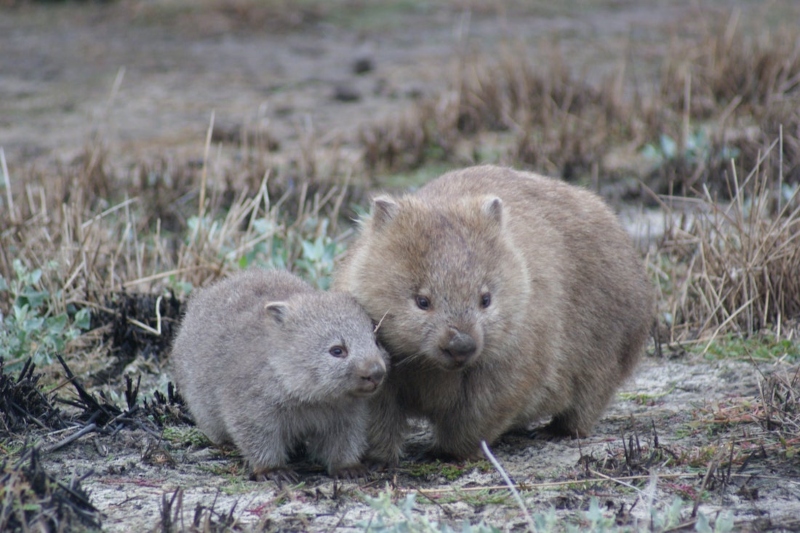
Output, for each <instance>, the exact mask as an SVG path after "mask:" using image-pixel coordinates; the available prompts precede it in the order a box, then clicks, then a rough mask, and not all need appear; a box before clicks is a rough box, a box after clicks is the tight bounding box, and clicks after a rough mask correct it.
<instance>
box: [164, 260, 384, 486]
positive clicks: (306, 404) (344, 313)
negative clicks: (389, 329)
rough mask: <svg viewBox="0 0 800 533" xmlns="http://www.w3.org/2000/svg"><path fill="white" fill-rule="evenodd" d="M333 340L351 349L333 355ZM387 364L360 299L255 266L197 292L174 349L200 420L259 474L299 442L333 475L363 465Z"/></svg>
mask: <svg viewBox="0 0 800 533" xmlns="http://www.w3.org/2000/svg"><path fill="white" fill-rule="evenodd" d="M334 346H342V347H345V348H346V350H347V356H346V357H334V356H333V355H331V353H329V352H330V350H331V349H332V347H334ZM386 362H387V355H386V353H385V352H384V351H383V350H382V349H381V348H380V347H379V346H378V345H377V343H376V341H375V335H374V333H373V325H372V321H371V320H370V319H369V317H368V316H367V314H366V313H365V312H364V310H363V309H362V308H361V306H359V305H358V304H357V303H356V302H355V300H354V299H353V298H352V297H350V296H349V295H346V294H343V293H333V292H332V293H324V292H320V291H316V290H315V289H313V288H312V287H311V286H310V285H308V284H307V283H305V282H303V281H302V280H300V279H299V278H297V277H295V276H293V275H292V274H289V273H287V272H283V271H266V270H255V269H254V270H248V271H244V272H240V273H237V274H235V275H233V276H231V277H229V278H227V279H225V280H223V281H221V282H219V283H216V284H215V285H212V286H211V287H208V288H205V289H200V290H198V291H197V293H196V295H194V296H193V297H192V298H191V299H190V301H189V306H188V311H187V312H186V316H185V317H184V319H183V322H182V324H181V328H180V331H179V333H178V336H177V338H176V340H175V344H174V346H173V349H172V370H173V375H174V377H175V380H176V383H177V385H178V387H179V390H180V392H181V394H182V395H183V397H184V398H185V400H186V402H187V404H188V406H189V410H190V411H191V413H192V415H193V416H194V418H195V421H196V422H197V425H198V427H199V428H200V429H201V430H202V431H203V432H204V433H205V434H206V435H207V436H208V438H209V439H211V440H212V441H213V442H214V443H216V444H222V443H226V442H232V443H233V444H235V445H236V446H237V447H238V448H239V449H240V450H241V451H242V453H243V454H244V456H245V457H246V459H247V460H248V462H249V463H250V466H251V468H252V470H253V472H254V474H255V475H257V476H258V475H260V474H264V475H267V474H268V473H269V472H271V471H275V470H281V469H284V468H285V467H286V462H287V457H288V452H289V451H290V450H291V448H292V447H293V446H294V445H295V444H297V443H298V442H300V441H304V442H306V444H307V447H308V449H309V451H310V453H311V454H312V455H313V456H314V457H316V458H318V459H319V460H320V461H321V462H322V463H323V464H324V465H325V466H326V468H327V469H328V472H329V473H330V474H331V475H335V474H338V473H339V472H341V471H346V470H347V469H349V468H353V467H356V465H359V464H360V463H359V461H360V458H361V455H362V454H363V452H364V449H365V447H366V424H367V404H366V402H367V400H366V397H367V396H369V395H370V394H373V393H374V392H375V390H376V388H378V387H379V385H380V383H381V382H382V380H383V377H384V375H385V372H386Z"/></svg>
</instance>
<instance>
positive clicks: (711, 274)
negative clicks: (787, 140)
mask: <svg viewBox="0 0 800 533" xmlns="http://www.w3.org/2000/svg"><path fill="white" fill-rule="evenodd" d="M778 146H779V142H778V141H776V142H775V143H773V145H772V146H771V147H770V149H769V151H768V152H767V153H766V154H765V155H764V156H763V157H762V161H763V160H766V159H767V158H768V156H769V155H770V152H771V151H772V150H775V149H776V148H777V147H778ZM777 170H779V168H778V167H776V168H761V167H755V168H754V169H753V170H752V171H751V172H750V174H748V175H747V176H746V177H745V178H744V179H739V178H738V176H737V175H736V173H735V171H734V172H733V179H732V182H731V191H730V196H731V197H732V200H731V201H730V202H729V203H718V199H716V198H713V197H712V196H711V195H710V194H709V193H708V191H706V194H705V195H704V196H703V197H702V198H700V199H699V202H697V207H696V208H695V209H693V210H692V211H691V213H690V215H689V218H688V219H684V220H683V224H682V225H681V224H676V225H675V226H673V227H672V228H671V230H670V231H669V232H668V235H667V238H666V239H665V242H664V243H663V247H662V251H663V252H665V253H667V254H668V255H669V254H671V255H672V259H673V260H675V262H674V263H672V264H673V265H674V266H675V268H674V270H672V271H671V272H669V273H668V274H667V277H669V278H670V279H671V280H672V282H673V283H674V287H672V289H673V290H672V291H671V292H670V294H668V295H666V297H667V302H668V308H669V309H668V313H669V316H671V317H673V322H672V327H673V330H672V338H673V339H686V338H689V337H701V338H705V337H709V336H710V337H711V338H713V337H716V336H717V335H718V334H721V333H736V334H741V335H745V336H747V335H750V334H753V333H756V332H758V331H759V330H761V329H763V328H770V327H778V328H780V327H781V326H782V325H784V324H786V323H790V322H791V321H796V320H797V319H798V318H800V195H798V192H800V188H798V187H797V186H794V187H789V186H786V184H785V183H783V181H782V180H780V179H775V178H774V177H773V173H774V171H777ZM790 191H792V192H791V193H789V192H790ZM748 192H749V193H748Z"/></svg>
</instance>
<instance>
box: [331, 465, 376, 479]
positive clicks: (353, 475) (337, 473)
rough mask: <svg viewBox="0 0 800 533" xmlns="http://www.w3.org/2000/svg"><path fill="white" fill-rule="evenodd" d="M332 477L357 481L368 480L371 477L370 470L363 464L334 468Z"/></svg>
mask: <svg viewBox="0 0 800 533" xmlns="http://www.w3.org/2000/svg"><path fill="white" fill-rule="evenodd" d="M330 475H331V477H335V478H339V479H349V480H351V481H355V480H358V479H367V478H368V477H369V470H368V469H367V467H366V466H364V465H362V464H355V465H348V466H341V467H338V468H333V469H331V471H330Z"/></svg>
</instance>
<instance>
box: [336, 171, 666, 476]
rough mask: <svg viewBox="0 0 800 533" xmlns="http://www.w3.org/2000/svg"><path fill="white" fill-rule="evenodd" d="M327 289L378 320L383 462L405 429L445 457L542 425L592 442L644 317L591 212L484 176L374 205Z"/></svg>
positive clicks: (609, 239)
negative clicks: (425, 437) (384, 357)
mask: <svg viewBox="0 0 800 533" xmlns="http://www.w3.org/2000/svg"><path fill="white" fill-rule="evenodd" d="M334 286H335V287H336V288H337V289H339V290H346V291H349V292H350V293H351V294H352V295H353V296H354V297H355V298H356V300H358V302H359V303H361V305H363V306H364V308H365V309H366V310H367V313H368V314H369V315H370V316H371V317H372V319H373V320H382V323H381V326H380V329H379V331H378V335H379V338H380V340H381V341H382V343H383V344H384V345H385V346H386V348H387V350H388V351H389V353H390V355H391V357H392V371H391V372H390V375H389V377H388V379H387V383H386V384H385V386H384V388H383V389H382V391H381V392H380V393H379V394H378V395H377V396H376V398H375V399H374V400H373V402H374V405H375V413H376V414H375V416H374V417H373V422H372V424H371V428H370V455H372V456H374V458H376V459H378V460H382V461H386V462H390V463H391V462H396V461H397V459H398V457H399V454H400V452H401V445H402V439H403V432H404V429H405V423H406V419H407V418H408V417H409V416H421V417H424V418H427V419H428V420H429V421H430V422H432V424H433V429H434V434H435V438H436V444H437V448H438V451H440V452H444V453H446V454H450V455H454V456H456V457H469V456H472V455H475V454H477V453H479V446H480V441H481V440H486V441H487V442H489V443H491V442H492V441H494V440H495V439H497V437H499V436H500V435H501V434H502V433H504V432H505V431H507V430H510V429H514V428H524V427H526V426H528V425H529V424H530V423H532V422H534V421H536V420H537V419H539V418H540V417H542V416H547V415H552V416H553V419H552V422H551V424H550V429H551V430H553V431H556V432H558V433H562V434H569V435H573V436H585V435H587V434H588V433H589V432H590V431H591V429H592V427H593V425H594V423H595V422H596V421H597V419H598V417H599V416H600V415H601V413H602V411H603V410H604V409H605V406H606V405H607V403H608V401H609V400H610V398H611V396H612V395H613V393H614V391H615V390H616V388H617V387H618V386H619V385H620V383H621V382H622V381H623V380H624V379H625V378H626V377H627V376H628V375H630V373H631V371H632V370H633V368H634V366H635V365H636V363H637V361H638V359H639V356H640V353H641V351H642V348H643V346H644V344H645V342H646V340H647V338H648V335H649V331H650V327H651V324H652V321H653V311H654V307H653V295H652V289H651V286H650V283H649V282H648V280H647V278H646V275H645V273H644V269H643V266H642V260H641V258H640V257H639V256H638V254H637V252H636V251H635V250H634V248H633V246H632V245H631V242H630V239H629V237H628V235H627V234H626V233H625V232H624V230H623V229H622V228H621V226H620V224H619V223H618V221H617V219H616V217H615V216H614V214H613V213H612V212H611V210H610V209H609V208H608V207H607V206H606V205H605V204H604V203H603V201H602V200H601V199H600V198H598V197H597V196H596V195H594V194H592V193H590V192H588V191H586V190H584V189H581V188H578V187H574V186H571V185H568V184H565V183H563V182H561V181H557V180H553V179H549V178H545V177H542V176H537V175H534V174H530V173H524V172H517V171H514V170H512V169H508V168H500V167H493V166H480V167H473V168H468V169H465V170H460V171H455V172H450V173H448V174H445V175H443V176H441V177H440V178H438V179H436V180H434V181H432V182H431V183H429V184H428V185H426V186H425V187H423V188H422V189H420V190H419V191H418V192H417V193H416V194H413V195H407V196H404V197H401V198H391V197H379V198H376V199H375V200H374V202H373V208H372V216H371V217H370V219H369V220H368V221H366V223H365V224H364V227H363V229H362V232H361V234H360V236H359V238H358V239H357V240H356V242H355V243H354V245H353V247H352V248H351V250H350V252H349V254H348V255H347V257H346V258H345V259H344V261H343V263H342V264H341V265H340V266H339V268H338V270H337V273H336V279H335V283H334ZM487 295H488V296H489V297H490V300H489V301H488V306H487V307H485V308H484V304H485V303H487V302H486V301H484V297H486V296H487ZM420 296H422V297H424V298H426V299H427V304H428V309H421V308H420V302H419V301H418V299H419V297H420ZM425 303H426V302H425V301H423V302H422V304H423V305H424V304H425Z"/></svg>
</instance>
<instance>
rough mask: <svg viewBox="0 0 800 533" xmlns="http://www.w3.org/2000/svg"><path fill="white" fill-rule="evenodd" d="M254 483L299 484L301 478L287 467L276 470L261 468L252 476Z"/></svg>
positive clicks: (276, 468)
mask: <svg viewBox="0 0 800 533" xmlns="http://www.w3.org/2000/svg"><path fill="white" fill-rule="evenodd" d="M250 479H251V480H252V481H274V482H276V483H279V484H280V483H283V482H286V483H297V482H298V481H300V476H298V475H297V472H295V471H294V470H292V469H291V468H287V467H285V466H278V467H275V468H260V469H258V470H253V472H252V473H251V474H250Z"/></svg>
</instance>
